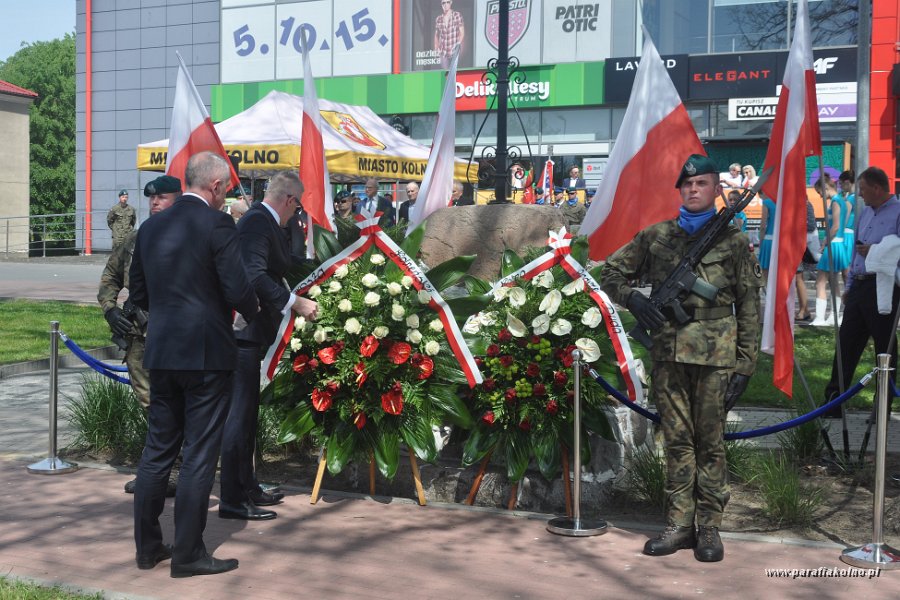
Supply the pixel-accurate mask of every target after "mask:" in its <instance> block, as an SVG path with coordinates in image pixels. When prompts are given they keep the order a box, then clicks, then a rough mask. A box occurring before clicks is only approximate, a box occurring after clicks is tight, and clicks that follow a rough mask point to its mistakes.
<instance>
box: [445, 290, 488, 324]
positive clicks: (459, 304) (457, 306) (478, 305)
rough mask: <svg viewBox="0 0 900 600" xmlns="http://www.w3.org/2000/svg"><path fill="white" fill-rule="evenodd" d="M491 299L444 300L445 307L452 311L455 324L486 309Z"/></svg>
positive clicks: (478, 297) (483, 297)
mask: <svg viewBox="0 0 900 600" xmlns="http://www.w3.org/2000/svg"><path fill="white" fill-rule="evenodd" d="M491 300H493V298H491V296H462V297H460V298H450V299H449V300H446V302H447V306H449V307H450V310H451V311H453V318H455V319H456V322H457V323H464V322H465V320H466V319H468V318H469V316H471V315H474V314H475V313H477V312H479V311H482V310H484V309H485V308H487V307H488V306H489V305H490V303H491Z"/></svg>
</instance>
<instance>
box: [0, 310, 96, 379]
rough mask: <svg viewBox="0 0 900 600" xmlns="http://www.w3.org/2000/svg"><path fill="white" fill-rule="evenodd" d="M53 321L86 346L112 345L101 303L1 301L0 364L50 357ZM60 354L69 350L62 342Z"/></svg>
mask: <svg viewBox="0 0 900 600" xmlns="http://www.w3.org/2000/svg"><path fill="white" fill-rule="evenodd" d="M50 321H59V328H60V330H61V331H62V332H63V333H65V334H66V335H67V336H69V338H71V339H72V340H73V341H74V342H75V343H77V344H78V345H79V346H81V347H82V348H84V349H90V348H101V347H104V346H109V345H110V344H111V343H112V342H110V341H109V337H110V333H109V326H107V324H106V320H105V319H104V318H103V311H102V310H101V309H100V306H99V305H98V304H73V303H71V302H53V301H49V302H44V301H40V300H0V364H9V363H17V362H23V361H26V360H36V359H41V358H47V357H49V356H50V334H49V331H50ZM59 352H60V355H62V354H68V353H69V350H68V348H66V347H65V346H64V345H63V344H62V343H60V345H59Z"/></svg>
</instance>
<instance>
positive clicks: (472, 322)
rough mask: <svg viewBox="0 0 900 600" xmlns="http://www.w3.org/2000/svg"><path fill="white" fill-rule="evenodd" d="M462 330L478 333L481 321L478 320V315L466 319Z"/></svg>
mask: <svg viewBox="0 0 900 600" xmlns="http://www.w3.org/2000/svg"><path fill="white" fill-rule="evenodd" d="M462 330H463V331H464V332H465V333H478V332H479V331H481V321H479V320H478V315H475V316H472V317H469V318H468V319H467V320H466V324H465V325H463V328H462Z"/></svg>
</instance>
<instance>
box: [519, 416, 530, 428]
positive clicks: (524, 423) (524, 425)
mask: <svg viewBox="0 0 900 600" xmlns="http://www.w3.org/2000/svg"><path fill="white" fill-rule="evenodd" d="M519 429H521V430H522V431H531V422H530V421H529V420H528V419H527V418H526V419H522V422H521V423H519Z"/></svg>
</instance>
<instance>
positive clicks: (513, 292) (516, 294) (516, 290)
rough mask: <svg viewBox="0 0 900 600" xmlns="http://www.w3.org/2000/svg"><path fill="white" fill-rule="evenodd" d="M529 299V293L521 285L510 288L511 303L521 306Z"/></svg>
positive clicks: (516, 306)
mask: <svg viewBox="0 0 900 600" xmlns="http://www.w3.org/2000/svg"><path fill="white" fill-rule="evenodd" d="M527 301H528V294H526V293H525V290H523V289H522V288H520V287H511V288H509V305H510V306H512V307H514V308H519V307H520V306H522V305H524V304H525V303H526V302H527Z"/></svg>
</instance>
